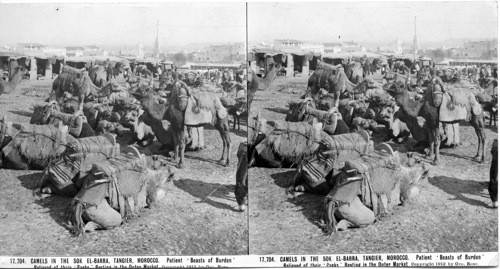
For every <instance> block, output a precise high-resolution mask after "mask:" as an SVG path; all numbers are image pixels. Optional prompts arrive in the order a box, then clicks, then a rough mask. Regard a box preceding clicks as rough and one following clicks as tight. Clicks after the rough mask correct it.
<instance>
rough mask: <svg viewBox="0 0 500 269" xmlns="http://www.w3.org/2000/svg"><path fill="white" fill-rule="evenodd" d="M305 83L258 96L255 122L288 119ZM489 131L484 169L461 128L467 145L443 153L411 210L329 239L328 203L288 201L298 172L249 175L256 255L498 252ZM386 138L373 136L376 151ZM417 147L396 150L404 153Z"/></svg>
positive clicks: (471, 137) (277, 86) (469, 133)
mask: <svg viewBox="0 0 500 269" xmlns="http://www.w3.org/2000/svg"><path fill="white" fill-rule="evenodd" d="M306 84H307V78H306V77H301V78H282V77H279V78H277V79H276V80H275V81H274V82H273V83H272V85H271V87H270V88H269V89H267V90H266V91H260V92H258V93H257V94H256V95H255V99H254V102H253V104H252V115H256V114H257V112H259V111H260V112H261V115H262V117H264V118H266V119H271V120H278V119H280V120H284V119H285V115H286V111H287V108H286V104H287V103H288V102H289V101H290V100H294V99H298V98H299V96H300V94H302V93H303V91H304V89H305V88H306ZM297 89H299V90H300V91H299V90H297ZM488 122H489V121H488ZM485 131H486V137H487V142H486V161H485V162H484V163H482V164H479V163H476V162H474V161H472V157H474V155H475V152H476V150H477V138H476V135H475V133H474V130H473V128H472V127H471V126H469V125H468V124H466V123H462V125H461V128H460V135H461V140H462V143H463V145H461V146H460V147H458V148H455V149H442V150H441V155H442V159H441V164H440V166H438V167H431V170H430V173H429V177H428V179H427V180H424V181H422V182H420V183H419V186H420V194H419V195H418V196H417V197H416V198H415V199H413V200H412V201H411V203H410V204H408V205H406V206H404V207H403V206H398V207H397V208H395V210H394V211H393V212H392V213H390V214H389V215H388V216H385V217H383V218H382V219H379V220H377V221H376V223H375V224H373V225H371V226H368V227H366V228H360V229H350V230H348V231H344V232H340V233H337V234H333V235H332V236H330V237H328V236H325V235H324V234H323V233H322V231H321V229H320V228H319V226H318V224H317V222H318V221H319V220H320V217H321V213H322V210H323V197H322V196H320V195H315V194H295V196H292V195H289V194H288V195H287V194H286V192H285V189H286V188H287V187H288V186H289V185H290V184H291V180H292V177H293V175H294V169H267V168H251V169H250V170H249V219H250V226H249V231H250V254H313V253H314V254H326V253H380V252H382V253H385V252H389V253H403V252H405V253H408V252H465V251H479V252H488V251H491V252H497V251H498V210H497V209H493V208H492V207H491V200H490V198H489V196H488V190H487V187H488V181H489V168H490V165H491V153H490V150H491V144H492V141H493V139H494V138H496V137H497V136H498V131H497V129H491V128H487V129H486V130H485ZM382 137H383V134H374V136H373V138H374V140H375V144H377V143H378V142H380V141H381V138H382ZM414 142H415V141H414V140H412V139H410V141H408V142H406V144H404V145H395V144H394V143H390V144H391V145H392V146H393V148H395V149H397V150H398V151H400V152H406V151H407V148H409V146H410V145H412V144H413V143H414ZM418 156H421V157H422V156H423V155H422V154H418ZM427 162H429V161H427Z"/></svg>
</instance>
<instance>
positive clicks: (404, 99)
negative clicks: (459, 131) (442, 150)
mask: <svg viewBox="0 0 500 269" xmlns="http://www.w3.org/2000/svg"><path fill="white" fill-rule="evenodd" d="M395 85H396V87H393V88H396V89H395V90H394V97H395V99H396V103H397V105H398V106H399V107H400V109H401V110H402V111H404V112H405V113H406V114H408V115H409V116H411V117H414V118H418V117H420V118H419V119H420V120H422V119H423V120H425V123H426V125H427V127H428V129H427V130H428V132H427V135H428V137H429V142H430V150H429V154H428V156H429V157H432V155H433V154H434V155H435V156H434V160H433V162H432V165H438V164H439V147H440V144H441V135H440V130H439V123H440V122H442V123H456V122H459V121H462V120H467V121H470V123H471V125H472V126H473V127H474V130H475V131H476V135H477V138H478V149H477V154H476V156H475V157H474V160H475V161H477V162H483V161H484V144H485V140H486V135H485V133H484V125H485V123H484V113H482V108H481V105H479V103H477V101H476V99H475V98H474V94H473V93H472V92H470V91H469V90H468V89H463V88H448V89H447V90H446V89H445V87H444V84H443V82H442V81H441V79H440V78H437V77H435V78H433V79H432V80H431V84H430V85H429V88H428V90H427V94H426V95H425V96H424V97H423V99H421V100H412V99H411V97H410V93H409V91H408V84H402V83H396V84H395ZM393 88H391V89H393ZM448 96H451V97H448ZM445 98H446V100H445ZM450 99H451V100H450ZM443 102H445V103H443ZM441 105H445V106H446V108H449V107H451V106H454V107H456V109H455V110H453V112H454V114H452V115H447V114H444V113H443V109H441ZM461 107H462V109H463V113H461V110H459V109H460V108H461ZM445 111H446V110H445ZM464 113H465V114H466V115H461V114H464ZM445 115H446V116H447V118H446V119H445V118H444V116H445Z"/></svg>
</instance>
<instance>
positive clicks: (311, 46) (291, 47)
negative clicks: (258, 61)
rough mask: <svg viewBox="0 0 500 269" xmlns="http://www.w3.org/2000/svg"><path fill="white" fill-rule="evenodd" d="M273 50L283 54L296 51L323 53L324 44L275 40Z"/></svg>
mask: <svg viewBox="0 0 500 269" xmlns="http://www.w3.org/2000/svg"><path fill="white" fill-rule="evenodd" d="M273 48H274V49H277V50H281V51H283V52H293V51H297V50H305V51H311V52H314V53H325V46H324V44H316V43H313V42H304V41H299V40H295V39H275V40H274V42H273Z"/></svg>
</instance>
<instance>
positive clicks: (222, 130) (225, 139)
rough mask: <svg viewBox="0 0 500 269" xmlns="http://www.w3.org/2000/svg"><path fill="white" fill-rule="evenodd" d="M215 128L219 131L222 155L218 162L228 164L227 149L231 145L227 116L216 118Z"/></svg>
mask: <svg viewBox="0 0 500 269" xmlns="http://www.w3.org/2000/svg"><path fill="white" fill-rule="evenodd" d="M215 125H216V126H215V128H216V129H217V131H219V134H220V137H221V138H222V156H221V158H220V160H219V161H218V163H219V164H221V165H224V166H226V167H227V166H229V149H230V147H231V139H230V137H229V117H225V118H224V119H217V122H216V124H215Z"/></svg>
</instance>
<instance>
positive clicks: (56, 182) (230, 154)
mask: <svg viewBox="0 0 500 269" xmlns="http://www.w3.org/2000/svg"><path fill="white" fill-rule="evenodd" d="M0 9H1V10H2V14H3V15H2V16H0V25H2V26H3V27H2V28H3V30H2V33H3V35H2V37H0V75H1V76H2V79H0V255H1V256H31V257H33V256H96V255H99V256H119V255H129V256H130V255H163V256H165V255H168V256H172V255H191V256H193V255H247V254H248V219H247V218H248V215H247V212H246V211H244V206H245V204H244V199H245V197H244V196H245V194H246V183H245V182H244V179H245V178H243V175H239V177H238V178H240V181H241V182H239V183H238V182H237V181H238V180H237V179H236V178H237V175H236V174H237V170H238V169H237V168H238V163H239V162H238V155H242V153H240V152H239V151H243V149H244V147H243V144H242V143H244V142H246V140H247V119H246V115H247V111H246V110H247V101H246V96H247V94H246V86H247V82H246V72H247V68H246V55H247V53H246V50H247V49H246V6H245V3H161V4H160V3H157V4H138V3H136V4H134V3H130V4H0ZM240 144H241V146H240ZM239 149H240V150H239ZM240 163H242V162H241V161H240ZM240 170H241V169H240ZM242 172H246V170H245V171H243V170H242Z"/></svg>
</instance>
